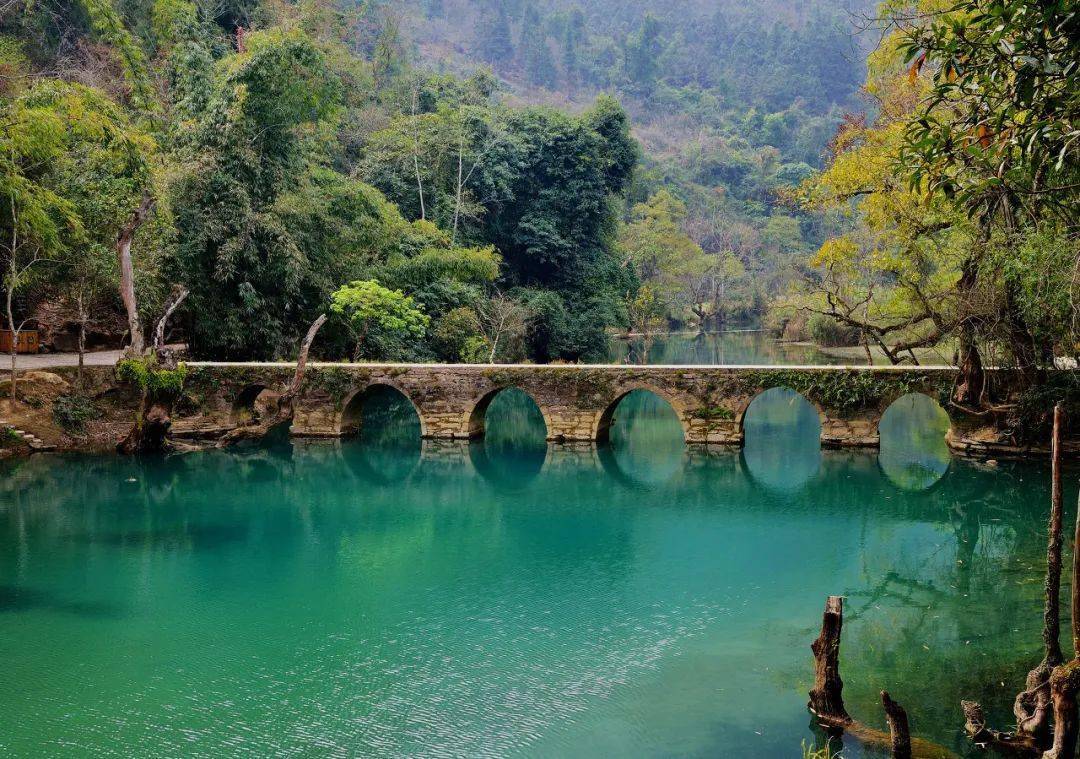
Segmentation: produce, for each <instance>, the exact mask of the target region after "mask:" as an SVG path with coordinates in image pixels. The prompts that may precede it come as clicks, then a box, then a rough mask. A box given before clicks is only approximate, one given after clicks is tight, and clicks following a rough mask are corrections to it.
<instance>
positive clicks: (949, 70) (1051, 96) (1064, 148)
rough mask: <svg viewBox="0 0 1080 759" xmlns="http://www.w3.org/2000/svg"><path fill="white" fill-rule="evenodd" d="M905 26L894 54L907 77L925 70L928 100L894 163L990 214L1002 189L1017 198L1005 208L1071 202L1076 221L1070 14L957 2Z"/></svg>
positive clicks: (1077, 155)
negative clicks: (902, 60) (908, 67)
mask: <svg viewBox="0 0 1080 759" xmlns="http://www.w3.org/2000/svg"><path fill="white" fill-rule="evenodd" d="M904 29H905V34H904V36H903V39H902V40H901V42H900V45H899V49H900V52H901V54H902V55H904V56H905V57H906V58H907V60H908V61H909V62H912V63H913V68H912V73H913V75H914V74H916V73H917V72H918V71H919V70H920V69H921V68H922V67H923V66H924V65H925V66H926V68H927V69H928V70H930V71H932V75H931V90H930V96H929V97H928V98H927V100H926V102H925V105H924V106H923V108H922V109H921V112H920V113H919V114H918V116H917V117H916V118H915V119H913V120H912V121H911V124H910V126H909V128H908V132H907V138H908V141H907V146H906V147H907V151H906V153H905V155H904V156H903V161H902V165H903V167H904V168H905V169H908V170H909V172H910V176H911V180H912V182H913V183H915V184H920V183H923V182H925V184H926V186H927V187H929V188H930V189H932V190H933V189H940V190H941V191H942V192H944V193H945V194H946V195H949V196H952V195H958V196H959V198H960V200H961V201H962V202H964V203H965V204H967V205H969V206H970V207H972V208H980V209H983V210H986V211H988V212H994V206H995V205H996V204H997V203H999V202H1001V201H1000V200H999V199H1000V198H1001V195H1002V190H1005V191H1006V192H1009V193H1014V194H1015V195H1014V197H1013V198H1012V202H1013V203H1015V202H1022V203H1023V204H1024V205H1027V206H1028V207H1029V208H1031V209H1032V210H1034V211H1036V213H1038V210H1037V209H1039V208H1042V207H1060V208H1068V207H1069V206H1070V205H1072V213H1073V215H1075V212H1076V207H1075V202H1076V200H1075V199H1076V198H1077V196H1078V194H1080V189H1078V188H1077V186H1076V184H1075V181H1076V179H1077V175H1078V171H1080V144H1078V139H1077V138H1078V136H1080V134H1078V131H1077V127H1076V124H1077V120H1078V119H1080V77H1078V76H1077V71H1076V61H1077V60H1080V15H1078V14H1077V13H1076V9H1075V7H1073V6H1072V4H1071V3H1068V2H1048V3H1031V2H1028V1H1027V0H961V2H958V3H956V4H954V5H952V6H950V8H949V11H948V12H947V13H941V14H935V15H934V16H931V17H929V19H928V20H927V21H926V22H925V23H917V24H910V25H906V26H905V27H904ZM1056 188H1061V189H1056ZM1020 193H1023V195H1022V196H1021V195H1019V194H1020ZM1021 197H1022V198H1023V200H1022V201H1021Z"/></svg>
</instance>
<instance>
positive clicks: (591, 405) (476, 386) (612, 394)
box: [178, 363, 972, 446]
mask: <svg viewBox="0 0 1080 759" xmlns="http://www.w3.org/2000/svg"><path fill="white" fill-rule="evenodd" d="M292 369H293V367H292V365H290V364H221V363H216V364H206V363H192V364H189V376H188V381H187V384H186V389H185V396H186V403H185V404H182V405H181V408H180V409H179V413H178V417H179V419H178V423H179V424H180V425H181V426H183V424H184V420H183V414H184V406H186V407H188V408H189V409H191V410H192V418H191V419H190V420H189V424H194V425H196V426H197V425H199V424H202V425H205V426H214V425H220V426H228V425H229V423H230V420H231V419H233V418H234V413H235V411H236V408H235V407H236V404H237V401H238V399H240V398H241V396H242V395H244V396H246V397H248V398H251V397H252V396H253V393H254V392H256V391H257V388H258V387H266V388H268V389H270V390H276V391H280V390H282V389H283V388H284V387H285V386H286V385H287V384H288V382H289V380H290V378H291V375H292ZM954 379H955V370H953V369H948V368H920V367H882V368H872V369H871V368H844V367H785V368H759V367H661V366H583V365H573V366H559V365H512V366H509V365H508V366H490V365H438V364H414V365H404V364H319V363H315V364H312V365H310V366H309V369H308V374H307V376H306V379H305V383H304V388H303V390H302V392H301V396H300V398H299V399H298V403H297V411H296V417H295V420H294V422H293V428H292V432H293V434H294V435H299V436H337V435H340V434H342V432H343V429H347V428H348V424H347V417H349V415H350V414H353V413H355V409H356V408H357V406H358V405H359V401H358V400H357V399H358V398H359V399H362V394H363V393H364V392H365V391H366V390H368V389H370V388H372V387H375V386H378V385H387V386H390V387H393V388H395V389H397V390H398V391H400V392H401V393H402V394H404V395H405V396H406V397H407V398H409V400H410V401H412V403H413V405H414V406H415V407H416V409H417V413H418V415H419V417H420V423H421V431H422V434H423V435H424V437H426V438H436V439H438V438H442V439H461V438H468V437H475V436H478V435H482V434H483V414H484V411H485V410H486V408H487V405H488V403H490V401H491V399H492V398H493V397H494V395H495V394H496V393H498V392H499V391H500V390H503V389H506V388H510V387H515V388H519V389H520V390H523V391H524V392H526V393H527V394H529V395H530V396H531V397H532V399H533V400H534V401H535V402H536V404H537V406H538V407H539V408H540V411H541V413H542V414H543V416H544V421H545V422H546V424H547V430H548V438H549V439H551V440H557V441H566V442H569V441H595V440H603V439H605V437H606V433H607V429H608V428H609V427H610V425H611V423H612V421H613V417H614V410H615V407H616V406H617V405H618V402H619V400H620V399H621V398H622V397H623V396H624V395H626V394H627V393H629V392H630V391H632V390H637V389H644V390H649V391H651V392H653V393H655V394H657V395H658V396H660V397H661V398H663V399H665V400H666V401H667V402H668V403H669V404H671V407H672V408H673V409H674V411H675V413H676V415H677V416H678V417H679V420H680V422H681V424H682V426H683V430H684V434H685V437H686V440H687V442H689V443H718V444H734V445H738V444H741V442H742V439H743V431H742V421H743V415H744V414H745V412H746V409H747V407H748V406H749V405H750V402H751V401H752V400H753V399H754V398H755V397H756V396H757V395H758V394H760V393H761V392H763V391H765V390H767V389H769V388H771V387H790V388H792V389H794V390H797V391H799V392H800V393H802V394H803V396H804V397H806V398H807V400H809V401H810V402H811V403H812V404H813V405H814V406H815V407H816V408H817V409H818V412H819V415H820V417H821V423H822V443H823V445H827V446H873V445H876V444H877V442H878V434H877V425H878V422H879V421H880V418H881V415H882V414H883V413H884V411H885V409H886V408H888V406H889V404H890V403H892V401H894V400H895V399H896V398H899V397H900V396H902V395H905V394H907V393H909V392H921V393H925V394H927V395H929V396H931V397H933V398H935V399H941V400H944V399H945V398H947V396H948V392H949V389H950V388H951V387H952V384H953V381H954ZM252 388H256V390H255V391H253V390H252ZM245 391H247V392H246V393H245ZM350 404H354V405H353V406H351V407H350ZM943 405H944V404H943ZM951 416H952V417H953V424H954V428H963V427H964V426H965V425H970V424H971V423H972V422H971V421H970V420H965V419H962V418H959V417H958V416H957V414H956V412H955V410H953V411H952V412H951Z"/></svg>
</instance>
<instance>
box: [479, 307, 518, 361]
mask: <svg viewBox="0 0 1080 759" xmlns="http://www.w3.org/2000/svg"><path fill="white" fill-rule="evenodd" d="M528 318H529V309H528V308H527V307H526V306H525V305H524V304H522V303H519V302H518V301H516V300H514V299H513V298H509V297H507V296H505V295H503V294H502V293H499V292H496V293H495V295H493V296H492V297H491V298H489V299H488V300H485V301H482V302H481V303H480V304H479V306H478V308H477V322H478V324H479V326H480V333H481V334H482V335H483V336H484V340H485V342H486V343H487V345H488V348H489V351H488V356H487V360H488V363H489V364H494V363H495V357H496V356H497V355H498V354H499V348H500V344H501V347H502V348H503V350H504V351H505V350H506V345H507V344H508V343H511V342H518V341H520V340H521V338H523V337H524V335H525V327H526V324H527V321H528Z"/></svg>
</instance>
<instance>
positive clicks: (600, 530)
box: [0, 391, 1076, 757]
mask: <svg viewBox="0 0 1080 759" xmlns="http://www.w3.org/2000/svg"><path fill="white" fill-rule="evenodd" d="M900 403H901V405H900V406H898V407H897V409H896V410H895V411H890V415H889V417H887V419H886V422H885V423H884V424H885V427H886V429H884V430H883V436H884V440H883V450H882V453H881V455H880V456H879V455H877V454H876V453H871V452H860V453H849V452H828V451H826V452H822V451H820V450H819V449H818V447H817V445H816V440H815V439H814V434H815V433H814V431H815V429H816V428H815V425H816V424H817V419H816V416H815V415H814V414H813V412H812V410H810V411H809V412H808V407H807V406H806V405H805V402H804V401H802V399H801V398H799V397H798V396H796V395H794V394H793V393H790V392H783V391H777V392H774V393H772V394H771V395H770V396H768V397H763V398H761V399H759V400H758V401H755V405H754V407H753V408H752V409H751V412H750V413H748V416H747V422H746V425H747V443H746V448H745V450H744V451H732V450H726V449H709V450H702V449H688V448H686V447H684V446H683V445H682V442H681V440H680V439H679V434H678V425H677V422H676V421H675V419H674V417H673V415H672V414H671V412H670V409H668V408H667V407H666V406H665V405H664V404H663V402H662V401H660V400H659V399H657V398H656V397H655V396H651V395H648V394H636V393H635V394H633V395H631V396H630V397H629V398H628V399H627V401H625V402H624V405H621V406H620V408H619V409H618V410H617V413H616V422H615V427H614V429H613V431H612V442H611V444H610V445H609V446H603V447H599V448H597V447H593V446H577V447H570V446H550V447H549V446H548V445H546V444H545V443H544V442H543V428H542V425H543V420H542V418H540V417H539V414H538V412H537V411H536V409H535V408H534V407H532V406H531V405H530V403H529V401H528V400H527V399H526V398H524V397H523V396H521V395H518V396H516V397H515V396H514V395H513V394H511V393H504V394H501V395H500V396H499V397H498V398H496V400H495V401H494V402H493V403H492V406H491V408H490V409H489V412H488V420H487V421H488V435H487V438H486V440H485V441H481V442H474V443H472V444H468V443H460V444H450V443H435V442H433V441H428V442H424V443H421V442H420V441H419V440H418V438H417V436H418V432H419V427H418V424H417V423H416V421H415V417H414V416H413V415H412V412H411V409H410V408H408V407H407V406H405V405H402V404H395V403H393V402H390V401H389V400H388V399H383V402H382V403H381V405H377V407H376V406H373V407H372V408H371V409H369V412H370V413H368V414H367V415H366V416H365V419H364V426H363V432H362V435H361V438H360V439H359V440H352V441H344V442H333V443H328V442H310V443H300V442H294V443H293V444H291V445H289V444H286V445H281V446H277V447H273V448H250V449H245V450H242V451H231V452H217V451H215V452H206V453H197V454H189V455H184V456H174V457H170V458H166V459H154V460H145V459H144V460H132V459H124V458H118V457H91V456H63V457H44V456H40V457H35V458H32V459H29V460H24V461H19V462H15V463H11V462H8V463H6V464H0V660H2V661H3V662H4V667H3V670H2V672H3V674H2V675H0V678H2V687H0V714H2V715H3V716H4V718H3V721H2V722H0V754H2V755H5V756H20V757H21V756H34V757H37V756H87V755H97V756H177V755H185V756H204V757H221V756H265V755H268V754H279V755H289V756H403V755H422V756H543V757H547V756H568V757H569V756H573V757H579V756H587V757H592V756H642V757H658V756H694V757H697V756H702V757H704V756H710V757H715V756H747V757H790V756H796V757H798V756H801V754H800V743H801V742H802V741H804V740H805V741H807V742H811V741H815V740H817V741H820V740H821V737H820V736H818V735H815V732H814V731H813V730H812V729H811V719H810V717H809V715H808V714H807V711H806V708H805V705H806V691H807V689H808V688H809V686H810V684H811V678H812V666H811V657H810V650H809V645H810V642H811V640H812V639H813V638H814V637H815V636H816V634H817V629H818V627H819V625H820V615H821V609H822V606H823V604H824V600H825V596H826V595H828V594H831V593H839V594H843V595H846V596H847V598H848V600H847V617H846V620H845V626H844V643H843V654H842V668H843V677H844V680H845V683H846V687H845V696H846V698H847V702H848V709H849V711H851V712H852V713H853V714H854V715H856V716H857V717H859V718H861V719H863V720H864V721H866V722H869V723H871V724H874V725H882V726H883V719H882V716H881V711H880V705H879V703H878V701H877V698H878V696H877V694H878V691H879V690H881V689H882V688H887V689H888V690H889V691H890V692H891V693H892V695H893V696H894V697H895V698H896V699H897V700H899V701H900V702H901V703H902V704H903V705H904V706H905V707H906V708H907V710H908V712H909V714H910V715H911V722H912V728H913V730H914V732H915V733H916V734H918V735H921V736H923V737H926V738H930V739H932V740H935V741H937V742H939V743H943V744H946V745H948V746H950V747H953V748H954V749H956V750H958V751H967V746H966V743H965V741H964V739H963V737H962V735H961V730H960V728H961V723H962V719H961V716H960V713H959V706H958V705H959V700H960V699H961V698H975V699H978V700H981V701H982V702H983V703H984V704H986V705H987V706H988V707H989V709H990V711H991V713H992V714H993V716H994V719H995V721H996V722H997V723H998V724H1007V722H1008V717H1009V714H1010V706H1011V701H1012V697H1013V695H1014V694H1015V692H1016V691H1017V689H1018V688H1019V686H1020V684H1021V680H1022V676H1023V673H1025V672H1026V671H1027V669H1028V668H1030V666H1031V665H1032V664H1033V663H1035V662H1036V661H1037V659H1038V658H1039V652H1038V649H1039V640H1040V638H1039V630H1040V614H1041V605H1040V604H1041V600H1040V598H1041V583H1042V557H1043V554H1044V551H1045V536H1044V524H1045V519H1046V511H1047V503H1048V493H1049V483H1048V471H1047V468H1046V467H1045V466H1042V465H1041V464H1030V463H1029V464H1020V463H1002V464H1000V465H998V466H996V467H989V466H986V465H980V464H974V463H970V462H966V461H961V460H957V459H950V458H949V455H948V451H947V450H946V449H945V448H944V446H943V445H942V444H941V439H940V437H941V435H942V434H943V429H942V428H941V427H940V421H941V420H940V417H938V416H937V415H936V409H935V408H934V407H933V406H932V404H930V405H929V406H926V405H925V404H923V403H922V402H918V401H910V400H908V401H904V400H902V401H901V402H900ZM905 404H906V405H905ZM1068 474H1069V476H1068V477H1067V478H1066V482H1067V483H1068V486H1067V489H1066V502H1067V503H1069V504H1072V503H1074V502H1075V500H1076V490H1075V487H1074V486H1073V483H1075V481H1076V478H1075V476H1074V475H1075V472H1073V471H1071V470H1070V472H1069V473H1068ZM1067 517H1068V519H1070V520H1071V519H1072V511H1071V510H1070V511H1069V512H1068V514H1067ZM1066 629H1067V628H1066ZM1001 683H1003V684H1004V685H1002V684H1001ZM844 753H845V756H848V757H852V756H860V755H862V752H861V751H860V749H859V747H858V746H857V745H854V744H851V743H849V744H848V745H847V746H845V752H844Z"/></svg>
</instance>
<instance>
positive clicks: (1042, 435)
mask: <svg viewBox="0 0 1080 759" xmlns="http://www.w3.org/2000/svg"><path fill="white" fill-rule="evenodd" d="M1058 403H1060V404H1062V408H1063V410H1064V411H1065V422H1066V428H1067V429H1066V432H1069V431H1070V430H1075V429H1076V420H1077V419H1080V377H1078V376H1077V374H1076V372H1072V371H1051V372H1047V374H1046V376H1044V377H1042V378H1041V381H1040V382H1037V383H1033V384H1031V385H1030V386H1029V387H1027V388H1026V389H1025V390H1024V391H1023V392H1022V393H1020V395H1019V396H1018V397H1017V399H1016V406H1015V407H1014V409H1013V410H1012V411H1011V412H1010V413H1009V416H1008V418H1007V420H1006V422H1007V425H1008V426H1009V428H1010V429H1011V432H1012V435H1013V437H1014V439H1015V440H1016V441H1017V442H1018V443H1021V444H1032V445H1039V446H1047V445H1048V444H1049V440H1050V437H1051V434H1052V432H1053V426H1054V405H1055V404H1058Z"/></svg>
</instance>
